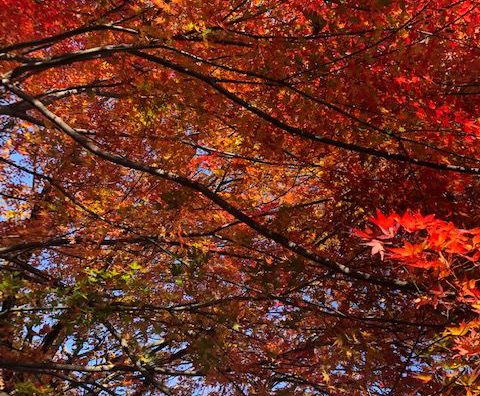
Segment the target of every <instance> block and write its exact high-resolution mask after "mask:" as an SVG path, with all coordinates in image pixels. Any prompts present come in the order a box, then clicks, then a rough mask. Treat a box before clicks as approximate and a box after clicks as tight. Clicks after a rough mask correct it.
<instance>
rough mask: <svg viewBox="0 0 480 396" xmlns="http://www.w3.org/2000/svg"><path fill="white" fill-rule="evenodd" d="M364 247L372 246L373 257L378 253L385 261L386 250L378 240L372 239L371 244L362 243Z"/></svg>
mask: <svg viewBox="0 0 480 396" xmlns="http://www.w3.org/2000/svg"><path fill="white" fill-rule="evenodd" d="M362 245H364V246H371V248H372V251H371V254H372V256H373V255H375V254H377V253H378V254H380V258H381V259H382V260H383V258H384V256H385V248H384V246H383V242H381V241H379V240H378V239H372V240H371V241H370V242H365V243H362Z"/></svg>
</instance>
